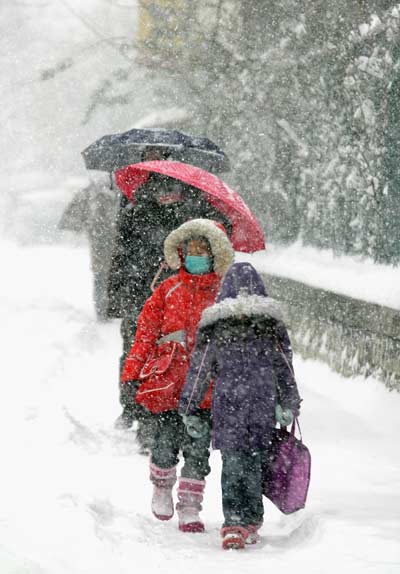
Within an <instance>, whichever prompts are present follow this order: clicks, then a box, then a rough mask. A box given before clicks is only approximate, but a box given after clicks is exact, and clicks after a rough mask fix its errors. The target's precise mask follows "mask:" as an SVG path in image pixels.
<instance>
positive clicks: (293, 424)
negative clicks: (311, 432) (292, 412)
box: [283, 417, 303, 442]
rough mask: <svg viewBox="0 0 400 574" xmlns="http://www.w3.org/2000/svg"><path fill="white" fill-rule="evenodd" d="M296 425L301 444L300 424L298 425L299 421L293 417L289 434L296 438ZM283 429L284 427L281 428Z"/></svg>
mask: <svg viewBox="0 0 400 574" xmlns="http://www.w3.org/2000/svg"><path fill="white" fill-rule="evenodd" d="M296 425H297V428H298V429H299V435H300V442H303V435H302V434H301V428H300V423H299V419H298V418H297V417H295V418H294V420H293V423H292V428H291V429H290V434H291V435H292V436H296ZM283 428H285V427H283Z"/></svg>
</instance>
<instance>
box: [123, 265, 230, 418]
mask: <svg viewBox="0 0 400 574" xmlns="http://www.w3.org/2000/svg"><path fill="white" fill-rule="evenodd" d="M220 283H221V278H220V277H219V276H218V275H216V274H215V273H214V272H212V273H207V274H206V275H192V274H190V273H188V272H187V271H186V270H185V269H183V268H181V269H180V270H179V272H178V273H177V274H176V275H174V276H172V277H169V278H168V279H166V280H165V281H163V282H162V283H161V284H160V285H159V287H158V288H157V289H156V290H155V291H154V293H153V294H152V295H151V297H149V298H148V299H147V301H146V303H145V305H144V307H143V310H142V312H141V313H140V315H139V319H138V326H137V331H136V337H135V341H134V343H133V345H132V348H131V350H130V352H129V355H128V357H127V359H126V361H125V365H124V369H123V372H122V382H127V381H132V380H139V378H140V373H141V371H142V369H143V367H144V365H145V363H146V361H147V360H149V359H150V358H151V357H152V356H153V355H155V353H156V351H157V348H158V345H157V342H159V341H160V339H161V338H162V337H166V336H168V335H170V334H172V333H176V332H177V331H184V332H185V335H186V336H185V343H186V352H187V353H188V355H189V356H190V354H191V352H192V350H193V347H194V343H195V336H196V331H197V325H198V323H199V321H200V318H201V314H202V312H203V310H204V309H205V308H206V307H209V306H210V305H212V304H213V303H214V301H215V298H216V296H217V293H218V290H219V287H220ZM171 371H172V369H171ZM186 372H187V368H185V369H183V370H182V373H180V370H179V369H178V370H177V369H175V371H174V372H171V375H170V378H171V383H172V382H173V383H174V384H175V385H178V386H179V388H183V385H184V382H185V376H186ZM168 375H169V371H167V372H166V375H165V376H166V377H168ZM177 377H178V381H177ZM180 379H182V380H180ZM210 396H211V393H210V394H209V396H208V397H206V400H205V401H203V404H202V405H201V406H202V407H203V408H209V406H210V401H209V397H210ZM176 407H177V404H176ZM151 410H153V409H151ZM154 412H159V411H157V410H154Z"/></svg>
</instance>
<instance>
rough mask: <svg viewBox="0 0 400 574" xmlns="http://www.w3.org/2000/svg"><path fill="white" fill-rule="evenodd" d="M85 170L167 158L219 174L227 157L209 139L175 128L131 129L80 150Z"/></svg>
mask: <svg viewBox="0 0 400 574" xmlns="http://www.w3.org/2000/svg"><path fill="white" fill-rule="evenodd" d="M82 156H83V159H84V161H85V165H86V168H87V169H96V170H99V171H108V172H112V171H116V170H117V169H121V168H123V167H125V166H127V165H130V164H132V163H139V162H141V161H148V160H152V159H167V158H168V159H169V160H172V161H181V162H184V163H190V164H192V165H195V166H197V167H201V168H202V169H205V170H206V171H210V172H213V173H220V172H223V171H229V169H230V165H229V159H228V157H227V156H226V155H225V153H224V152H223V151H222V150H221V149H220V148H219V147H218V146H217V145H215V144H214V143H213V142H212V141H211V140H209V139H208V138H204V137H195V136H191V135H189V134H186V133H184V132H181V131H178V130H168V129H158V128H157V129H150V128H149V129H133V130H129V131H127V132H124V133H121V134H112V135H106V136H103V137H102V138H100V139H99V140H97V141H95V142H94V143H92V144H91V145H90V146H88V147H87V148H86V149H84V150H83V152H82Z"/></svg>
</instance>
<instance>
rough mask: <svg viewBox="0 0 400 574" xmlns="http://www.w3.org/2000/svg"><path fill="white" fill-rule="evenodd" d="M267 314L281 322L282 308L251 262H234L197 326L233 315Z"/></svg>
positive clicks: (252, 315)
mask: <svg viewBox="0 0 400 574" xmlns="http://www.w3.org/2000/svg"><path fill="white" fill-rule="evenodd" d="M243 316H244V317H270V318H272V319H274V320H275V321H284V314H283V310H282V308H281V306H280V304H279V303H278V301H276V300H275V299H272V298H271V297H268V296H267V293H266V290H265V287H264V283H263V281H262V279H261V277H260V275H259V274H258V273H257V271H256V270H255V269H254V267H253V266H252V265H250V263H235V264H233V265H232V266H231V267H230V269H229V271H228V272H227V274H226V276H225V278H224V280H223V282H222V285H221V289H220V292H219V295H218V297H217V300H216V303H215V304H214V305H212V306H211V307H208V308H207V309H205V310H204V311H203V314H202V317H201V321H200V324H199V327H200V328H202V327H206V326H208V325H212V324H213V323H216V322H217V321H219V320H220V319H228V318H234V317H243Z"/></svg>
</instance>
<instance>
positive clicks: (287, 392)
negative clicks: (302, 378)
mask: <svg viewBox="0 0 400 574" xmlns="http://www.w3.org/2000/svg"><path fill="white" fill-rule="evenodd" d="M211 379H212V380H213V381H214V392H213V400H212V417H213V446H214V448H217V449H220V450H226V449H254V450H258V449H264V448H267V446H268V443H269V440H270V437H271V433H272V429H273V428H274V427H275V425H276V420H275V405H276V404H277V403H279V404H280V405H281V406H282V407H288V408H292V409H293V410H295V411H298V409H299V407H300V397H299V393H298V390H297V385H296V381H295V379H294V374H293V366H292V353H291V347H290V341H289V336H288V334H287V331H286V328H285V326H284V324H283V322H282V314H281V310H280V307H279V304H278V303H277V302H276V301H275V300H273V299H272V298H270V297H268V296H267V295H266V292H265V287H264V285H263V282H262V279H261V277H260V276H259V275H258V273H257V271H256V270H255V269H254V267H253V266H252V265H250V264H249V263H235V264H234V265H232V266H231V267H230V269H229V270H228V272H227V274H226V276H225V278H224V280H223V283H222V286H221V290H220V293H219V295H218V298H217V300H216V303H215V304H214V305H213V306H211V307H209V308H208V309H206V310H205V311H204V312H203V315H202V319H201V322H200V326H199V330H198V333H197V340H196V346H195V349H194V351H193V353H192V357H191V365H190V370H189V373H188V376H187V379H186V383H185V387H184V389H183V392H182V395H181V399H180V407H179V411H180V413H181V414H196V412H197V408H198V406H199V404H200V403H201V401H202V399H203V397H204V395H205V393H206V391H207V388H208V386H209V384H210V381H211Z"/></svg>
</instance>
